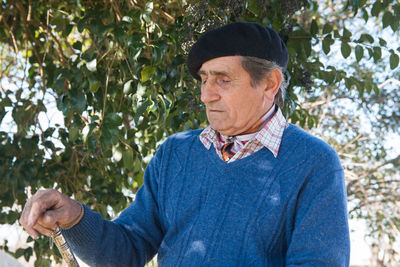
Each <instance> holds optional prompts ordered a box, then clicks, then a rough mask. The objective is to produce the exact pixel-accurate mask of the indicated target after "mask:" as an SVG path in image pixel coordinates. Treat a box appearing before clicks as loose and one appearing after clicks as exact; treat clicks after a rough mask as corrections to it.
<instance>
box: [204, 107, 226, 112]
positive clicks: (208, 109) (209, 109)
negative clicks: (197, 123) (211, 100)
mask: <svg viewBox="0 0 400 267" xmlns="http://www.w3.org/2000/svg"><path fill="white" fill-rule="evenodd" d="M207 111H208V112H217V113H219V112H223V111H222V110H220V109H215V108H207Z"/></svg>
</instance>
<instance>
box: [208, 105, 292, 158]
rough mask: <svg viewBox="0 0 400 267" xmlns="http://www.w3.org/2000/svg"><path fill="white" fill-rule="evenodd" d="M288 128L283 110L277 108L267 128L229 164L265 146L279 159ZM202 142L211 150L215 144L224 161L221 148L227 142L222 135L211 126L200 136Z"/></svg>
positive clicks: (266, 125) (259, 132) (248, 143)
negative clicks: (280, 148) (284, 134)
mask: <svg viewBox="0 0 400 267" xmlns="http://www.w3.org/2000/svg"><path fill="white" fill-rule="evenodd" d="M286 128H287V122H286V119H285V117H284V116H283V114H282V112H281V110H280V109H279V108H277V110H276V112H275V114H274V115H272V117H270V119H269V120H268V122H267V123H266V124H265V126H264V127H263V128H262V129H261V130H260V131H258V132H257V134H256V135H255V136H254V138H253V139H251V140H250V141H248V142H247V143H246V144H245V145H244V147H243V148H242V149H241V150H240V151H238V152H237V153H236V154H235V156H233V157H232V158H230V159H229V160H228V161H227V162H228V163H229V162H233V161H235V160H238V159H242V158H244V157H247V156H250V155H251V154H253V153H255V152H257V151H258V150H260V149H261V148H263V147H264V146H265V147H266V148H268V149H269V150H270V151H271V152H272V154H274V156H275V157H277V156H278V152H279V147H280V145H281V141H282V135H283V132H284V130H285V129H286ZM200 141H201V142H202V143H203V145H204V146H205V147H206V148H207V149H210V148H211V144H213V145H214V147H215V150H216V152H217V154H218V156H219V157H220V158H221V159H222V160H223V157H222V153H221V148H222V146H223V144H224V143H225V141H223V140H221V138H220V134H219V133H218V132H217V131H216V130H214V129H213V128H211V126H208V127H207V128H205V129H204V130H203V131H202V132H201V134H200Z"/></svg>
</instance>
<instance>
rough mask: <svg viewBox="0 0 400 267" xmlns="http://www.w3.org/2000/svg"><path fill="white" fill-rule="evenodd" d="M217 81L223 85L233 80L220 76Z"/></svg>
mask: <svg viewBox="0 0 400 267" xmlns="http://www.w3.org/2000/svg"><path fill="white" fill-rule="evenodd" d="M217 82H218V83H219V84H220V85H222V84H228V83H230V82H231V80H230V79H229V78H219V79H218V80H217Z"/></svg>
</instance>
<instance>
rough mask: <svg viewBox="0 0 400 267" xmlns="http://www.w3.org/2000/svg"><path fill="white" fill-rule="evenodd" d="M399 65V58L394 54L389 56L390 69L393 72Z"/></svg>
mask: <svg viewBox="0 0 400 267" xmlns="http://www.w3.org/2000/svg"><path fill="white" fill-rule="evenodd" d="M398 65H399V56H398V55H397V54H395V53H392V54H391V55H390V68H391V69H392V70H394V69H395V68H397V66H398Z"/></svg>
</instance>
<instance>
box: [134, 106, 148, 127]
mask: <svg viewBox="0 0 400 267" xmlns="http://www.w3.org/2000/svg"><path fill="white" fill-rule="evenodd" d="M150 104H151V102H150V100H146V101H144V102H142V103H140V104H139V106H138V108H137V110H136V113H135V116H134V120H135V123H138V121H139V118H140V116H142V115H143V114H144V112H145V111H146V110H147V107H148V106H150Z"/></svg>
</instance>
